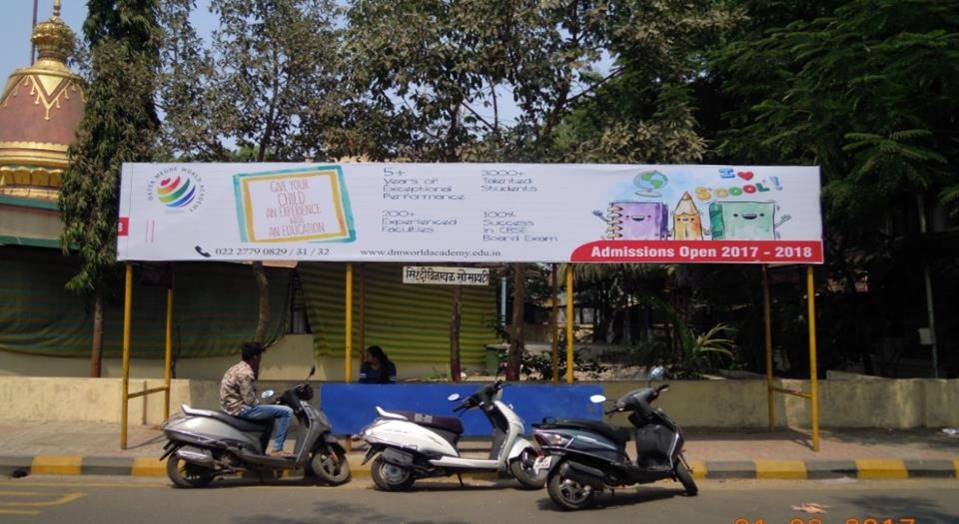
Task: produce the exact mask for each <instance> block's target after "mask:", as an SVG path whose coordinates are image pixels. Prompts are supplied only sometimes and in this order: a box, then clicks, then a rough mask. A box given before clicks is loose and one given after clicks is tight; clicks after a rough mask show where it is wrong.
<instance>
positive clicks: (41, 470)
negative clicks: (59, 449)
mask: <svg viewBox="0 0 959 524" xmlns="http://www.w3.org/2000/svg"><path fill="white" fill-rule="evenodd" d="M82 465H83V457H81V456H79V455H37V456H36V457H33V463H32V464H31V465H30V473H33V474H34V475H79V474H80V469H81V467H82Z"/></svg>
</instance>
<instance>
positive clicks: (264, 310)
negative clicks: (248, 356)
mask: <svg viewBox="0 0 959 524" xmlns="http://www.w3.org/2000/svg"><path fill="white" fill-rule="evenodd" d="M253 276H254V277H255V278H256V287H257V291H258V292H259V293H258V294H259V309H258V310H257V316H256V334H255V335H254V337H253V339H254V340H255V341H256V342H259V343H261V344H263V343H264V342H265V341H266V328H267V326H268V325H269V323H270V281H269V280H267V278H266V271H265V270H264V269H263V262H254V263H253Z"/></svg>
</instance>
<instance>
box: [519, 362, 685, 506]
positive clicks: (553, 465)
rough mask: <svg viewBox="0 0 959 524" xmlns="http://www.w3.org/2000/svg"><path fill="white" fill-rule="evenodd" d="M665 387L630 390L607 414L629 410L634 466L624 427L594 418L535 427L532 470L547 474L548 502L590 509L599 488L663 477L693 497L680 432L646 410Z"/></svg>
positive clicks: (660, 413) (656, 374)
mask: <svg viewBox="0 0 959 524" xmlns="http://www.w3.org/2000/svg"><path fill="white" fill-rule="evenodd" d="M663 373H664V370H663V368H661V367H657V368H655V369H654V370H653V372H652V373H651V374H650V385H651V384H652V380H654V379H657V378H661V377H662V375H663ZM668 389H669V385H668V384H663V385H661V386H659V387H656V388H653V387H651V386H650V387H645V388H641V389H636V390H633V391H630V392H629V393H627V394H625V395H623V396H622V397H621V398H620V399H619V400H617V401H616V403H615V405H614V407H613V409H611V410H609V411H607V412H606V414H607V415H609V414H612V413H617V412H623V411H627V410H629V411H632V413H631V414H630V415H629V421H630V422H631V423H632V424H633V426H634V427H635V439H636V454H637V457H636V461H635V462H633V461H631V460H630V458H629V455H627V453H626V442H628V441H629V438H630V430H629V429H627V428H618V427H614V426H611V425H609V424H605V423H603V422H599V421H594V420H549V419H546V420H544V422H543V423H542V424H534V425H533V427H534V428H535V430H534V432H533V439H534V440H535V441H536V443H537V444H538V445H539V446H540V448H541V449H542V451H543V455H542V456H540V457H539V458H538V459H537V461H536V463H535V464H534V468H536V469H538V470H542V469H548V470H549V476H548V477H547V481H546V486H547V491H548V492H549V497H550V498H551V499H552V500H553V502H555V503H556V504H557V505H558V506H559V507H560V508H562V509H566V510H576V509H584V508H588V507H590V506H592V505H593V503H594V499H595V495H596V493H597V492H602V491H603V490H604V489H607V488H615V487H618V486H629V485H632V484H646V483H650V482H656V481H657V480H662V479H667V478H671V479H674V480H678V481H679V482H681V483H682V484H683V487H684V488H685V490H686V494H687V495H689V496H694V495H696V493H697V492H698V488H697V487H696V482H695V481H694V480H693V476H692V473H691V470H690V468H689V464H687V463H686V459H685V458H684V457H683V453H682V449H683V442H684V438H683V433H682V431H681V430H680V429H679V426H678V425H677V424H676V423H675V422H673V420H672V419H671V418H669V416H668V415H666V413H665V412H663V411H662V410H661V409H653V408H652V406H650V403H652V402H653V401H654V400H656V399H657V398H659V395H660V394H661V393H662V392H664V391H666V390H668ZM590 400H591V401H592V402H594V403H597V404H598V403H601V402H604V401H605V400H606V397H604V396H602V395H594V396H593V397H591V398H590Z"/></svg>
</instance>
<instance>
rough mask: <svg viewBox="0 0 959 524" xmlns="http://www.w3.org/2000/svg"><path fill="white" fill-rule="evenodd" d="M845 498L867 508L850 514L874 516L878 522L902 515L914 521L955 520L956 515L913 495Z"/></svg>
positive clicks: (865, 516) (898, 517)
mask: <svg viewBox="0 0 959 524" xmlns="http://www.w3.org/2000/svg"><path fill="white" fill-rule="evenodd" d="M847 500H848V501H849V502H850V503H852V504H855V505H856V506H859V507H863V508H868V510H866V511H867V513H866V514H864V515H852V516H854V517H858V518H859V520H860V521H863V520H865V519H867V518H875V519H879V522H884V521H885V520H882V519H894V521H895V522H899V519H900V518H902V517H910V518H914V519H916V522H955V521H956V520H955V519H956V515H955V514H954V513H953V514H949V513H945V512H944V511H943V509H944V508H942V507H941V506H939V505H938V504H936V503H934V502H932V501H929V500H924V499H922V498H919V497H915V496H913V497H906V496H903V497H892V496H877V495H862V496H856V497H849V498H848V499H847Z"/></svg>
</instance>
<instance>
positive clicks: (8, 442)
mask: <svg viewBox="0 0 959 524" xmlns="http://www.w3.org/2000/svg"><path fill="white" fill-rule="evenodd" d="M294 431H295V430H294ZM292 433H293V432H291V434H292ZM128 435H129V436H128V442H129V446H130V447H129V449H126V450H120V448H119V441H120V428H119V425H117V424H106V423H103V424H100V423H91V422H15V423H13V422H4V423H0V475H4V476H9V475H16V476H20V475H23V474H28V475H30V474H33V475H36V474H53V475H88V474H89V475H97V474H99V475H133V476H164V475H165V474H166V472H165V469H164V464H163V463H162V462H160V461H159V460H158V458H159V457H160V455H161V454H162V448H163V444H164V443H165V439H164V438H163V435H162V432H161V431H160V429H159V427H157V426H140V425H135V426H133V425H131V426H130V427H129V429H128ZM292 446H293V441H292V440H289V441H287V447H288V449H291V448H292ZM362 446H363V443H362V442H353V445H352V449H353V450H352V452H351V453H350V454H349V460H350V465H351V469H352V472H353V475H354V476H366V475H369V464H367V465H365V466H362V465H361V462H362V459H363V449H362ZM820 447H821V450H820V451H819V452H814V451H812V449H811V448H810V441H809V436H808V434H806V433H803V432H800V431H793V430H779V431H777V432H775V433H768V432H741V433H696V432H693V433H689V434H688V435H687V442H686V446H685V450H686V457H687V458H688V459H689V461H690V464H691V465H692V467H693V471H694V475H695V476H696V477H697V478H710V479H730V478H735V479H828V478H843V477H847V478H862V479H901V478H913V477H926V478H928V477H938V478H956V477H957V472H959V438H957V437H950V436H947V435H946V434H944V433H943V432H941V431H940V430H938V429H922V430H911V431H900V430H897V431H892V430H884V429H872V430H832V431H823V432H822V433H821V446H820ZM460 449H461V451H462V453H463V454H464V455H466V456H485V455H487V454H488V453H489V440H481V439H477V440H465V441H464V442H461V444H460ZM628 449H629V452H630V454H631V456H635V455H633V452H634V450H633V448H632V442H630V444H629V448H628ZM15 472H17V473H16V474H15ZM481 477H482V478H490V477H489V476H481Z"/></svg>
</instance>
